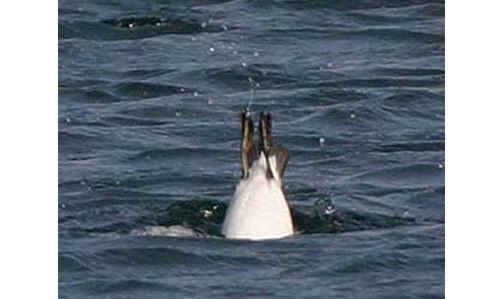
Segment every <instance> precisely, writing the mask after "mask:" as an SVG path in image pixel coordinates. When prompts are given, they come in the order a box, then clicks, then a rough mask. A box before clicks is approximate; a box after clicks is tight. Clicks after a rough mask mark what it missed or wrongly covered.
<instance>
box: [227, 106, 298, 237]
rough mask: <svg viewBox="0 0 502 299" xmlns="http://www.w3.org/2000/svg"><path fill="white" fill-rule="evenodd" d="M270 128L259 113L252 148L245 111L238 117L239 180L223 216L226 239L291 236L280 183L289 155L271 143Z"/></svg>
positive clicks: (291, 230)
mask: <svg viewBox="0 0 502 299" xmlns="http://www.w3.org/2000/svg"><path fill="white" fill-rule="evenodd" d="M271 125H272V120H271V118H270V115H269V114H265V113H262V116H261V119H260V143H259V147H258V148H256V147H255V145H254V142H253V132H254V127H253V122H252V120H251V117H250V115H249V112H244V113H243V114H242V127H241V129H242V143H241V162H242V178H241V180H240V182H239V183H238V184H237V187H236V190H235V194H234V197H233V198H232V201H231V202H230V205H229V207H228V209H227V212H226V215H225V221H224V223H223V230H222V233H223V235H224V236H225V237H227V238H231V239H251V240H263V239H276V238H282V237H286V236H290V235H292V234H293V233H294V228H293V222H292V217H291V212H290V209H289V205H288V202H287V199H286V195H285V193H284V188H283V181H282V177H283V174H284V171H285V168H286V164H287V161H288V157H289V154H288V151H287V150H286V149H285V148H284V147H282V146H281V145H279V144H275V143H274V142H273V141H272V136H271ZM256 153H258V154H256Z"/></svg>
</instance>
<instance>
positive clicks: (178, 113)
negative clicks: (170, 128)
mask: <svg viewBox="0 0 502 299" xmlns="http://www.w3.org/2000/svg"><path fill="white" fill-rule="evenodd" d="M174 115H176V117H180V116H181V113H180V112H176V113H175V114H174ZM147 157H148V156H147Z"/></svg>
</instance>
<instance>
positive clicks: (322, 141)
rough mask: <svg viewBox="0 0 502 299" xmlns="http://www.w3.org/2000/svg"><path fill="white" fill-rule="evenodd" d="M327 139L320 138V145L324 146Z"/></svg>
mask: <svg viewBox="0 0 502 299" xmlns="http://www.w3.org/2000/svg"><path fill="white" fill-rule="evenodd" d="M325 141H326V140H325V139H324V138H323V137H321V138H319V145H320V146H324V142H325Z"/></svg>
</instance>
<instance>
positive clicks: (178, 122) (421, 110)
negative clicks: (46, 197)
mask: <svg viewBox="0 0 502 299" xmlns="http://www.w3.org/2000/svg"><path fill="white" fill-rule="evenodd" d="M58 22H59V43H58V46H59V252H58V255H59V295H60V297H65V298H85V297H92V298H187V297H232V298H233V297H256V298H264V297H284V298H286V297H287V298H293V297H295V298H312V297H314V298H316V297H317V298H326V297H338V298H435V297H444V240H445V239H444V220H445V216H444V193H445V185H444V147H445V143H444V3H443V2H442V1H381V0H376V1H375V0H372V1H343V0H341V1H328V0H324V1H321V0H319V1H314V0H312V1H300V0H296V1H270V0H266V1H265V0H258V1H244V0H240V1H209V0H207V1H181V0H180V1H160V0H158V1H100V0H85V1H70V0H60V1H59V19H58ZM249 102H250V103H251V105H252V106H251V107H252V111H253V112H255V113H258V112H259V111H260V110H261V109H264V108H268V110H269V111H270V112H271V113H272V116H273V118H274V120H275V123H274V132H275V133H276V135H277V139H278V140H279V142H281V143H282V144H283V145H285V146H286V147H288V148H289V151H290V154H291V159H290V164H289V166H288V169H287V171H286V178H285V179H286V184H287V192H288V196H289V200H290V202H291V204H292V206H293V210H294V213H295V215H296V219H297V224H298V228H299V234H298V235H297V236H294V237H291V238H286V239H282V240H274V241H263V242H250V241H235V240H226V239H223V238H221V236H220V235H219V229H220V227H221V223H222V221H223V217H224V212H225V209H226V207H227V203H228V201H229V199H230V198H231V196H232V193H233V190H234V186H235V183H236V182H237V180H238V178H239V174H240V169H239V138H240V136H239V133H240V132H239V112H240V111H241V110H242V109H243V108H244V107H245V106H246V105H247V104H248V103H249Z"/></svg>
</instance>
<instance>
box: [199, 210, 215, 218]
mask: <svg viewBox="0 0 502 299" xmlns="http://www.w3.org/2000/svg"><path fill="white" fill-rule="evenodd" d="M202 214H203V215H204V217H205V218H208V217H210V216H213V211H209V210H204V211H202Z"/></svg>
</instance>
